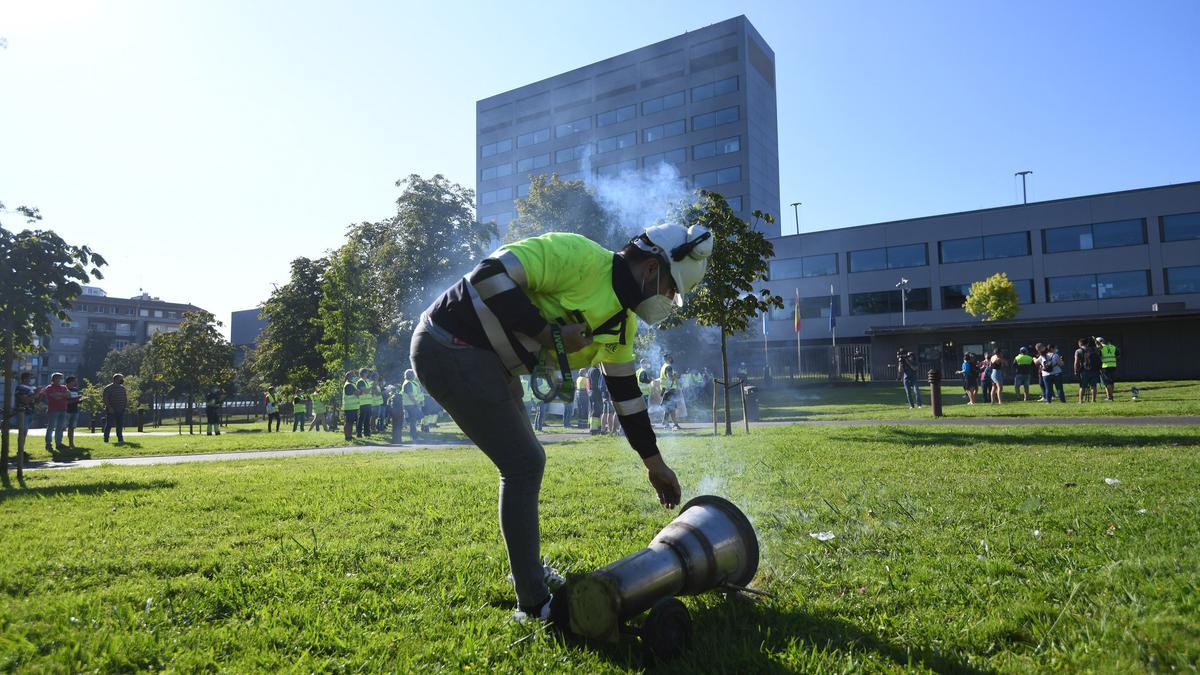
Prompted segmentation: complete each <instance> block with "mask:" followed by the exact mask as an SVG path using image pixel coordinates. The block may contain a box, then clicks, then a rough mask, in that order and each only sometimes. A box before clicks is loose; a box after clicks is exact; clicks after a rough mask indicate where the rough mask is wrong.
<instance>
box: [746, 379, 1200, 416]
mask: <svg viewBox="0 0 1200 675" xmlns="http://www.w3.org/2000/svg"><path fill="white" fill-rule="evenodd" d="M1131 386H1137V387H1138V388H1139V389H1140V392H1139V394H1140V395H1139V397H1138V398H1139V400H1137V401H1133V400H1131V398H1130V393H1129V390H1130V387H1131ZM762 391H763V394H762V399H761V401H762V414H763V419H767V420H778V421H801V420H839V419H847V420H852V419H895V420H899V419H906V418H911V417H930V416H931V415H932V412H931V411H930V410H929V386H928V385H925V386H922V387H921V400H922V403H924V406H925V407H924V408H922V409H919V410H914V409H910V408H909V407H908V403H907V402H906V401H905V399H904V389H903V388H902V387H901V386H900V383H899V382H896V383H895V385H894V386H881V385H878V384H872V385H862V386H855V385H837V386H831V385H808V386H804V387H799V388H785V387H777V388H772V389H765V390H762ZM1063 391H1064V392H1065V393H1066V395H1067V403H1066V405H1063V404H1061V403H1059V402H1058V401H1057V400H1056V401H1055V402H1054V403H1052V404H1046V403H1041V402H1038V401H1035V400H1032V399H1036V398H1039V397H1041V388H1040V387H1038V386H1036V385H1035V386H1033V387H1030V396H1031V400H1030V401H1029V402H1022V401H1021V400H1020V398H1021V397H1020V396H1013V389H1012V387H1010V386H1006V387H1005V388H1004V401H1005V402H1004V404H1003V405H991V404H986V403H977V404H975V405H967V404H966V401H965V400H964V399H963V397H962V393H963V390H962V385H961V384H960V381H958V380H951V381H948V382H943V386H942V406H943V412H944V413H945V415H946V416H947V417H1109V416H1112V417H1141V416H1154V415H1200V382H1196V381H1190V380H1189V381H1178V382H1133V383H1129V382H1122V383H1120V384H1119V385H1118V390H1117V392H1116V394H1115V396H1114V398H1115V399H1116V400H1115V401H1105V400H1103V399H1104V391H1103V389H1101V390H1100V399H1101V400H1100V401H1097V402H1096V403H1078V402H1077V401H1078V392H1079V386H1078V385H1075V384H1067V385H1064V386H1063ZM731 402H732V403H733V407H734V408H736V410H735V411H734V416H735V417H736V418H737V419H739V420H740V419H741V401H740V400H736V399H734V400H732V401H731Z"/></svg>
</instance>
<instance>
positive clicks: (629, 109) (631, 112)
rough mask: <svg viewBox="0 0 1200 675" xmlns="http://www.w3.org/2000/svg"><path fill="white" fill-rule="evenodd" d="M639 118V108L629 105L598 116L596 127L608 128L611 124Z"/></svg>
mask: <svg viewBox="0 0 1200 675" xmlns="http://www.w3.org/2000/svg"><path fill="white" fill-rule="evenodd" d="M636 116H637V106H636V105H627V106H622V107H620V108H616V109H614V110H606V111H604V112H602V113H600V114H599V115H596V126H598V127H606V126H608V125H610V124H617V123H618V122H625V121H628V120H631V119H633V118H634V117H636Z"/></svg>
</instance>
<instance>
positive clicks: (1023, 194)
mask: <svg viewBox="0 0 1200 675" xmlns="http://www.w3.org/2000/svg"><path fill="white" fill-rule="evenodd" d="M1031 173H1033V172H1032V171H1018V172H1016V173H1014V174H1013V175H1014V176H1020V177H1021V203H1022V204H1028V203H1029V196H1028V193H1026V192H1025V176H1028V175H1029V174H1031Z"/></svg>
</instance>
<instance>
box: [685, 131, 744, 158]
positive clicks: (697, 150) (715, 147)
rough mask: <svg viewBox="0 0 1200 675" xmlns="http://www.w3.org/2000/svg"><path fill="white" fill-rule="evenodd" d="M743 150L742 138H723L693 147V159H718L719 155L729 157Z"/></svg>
mask: <svg viewBox="0 0 1200 675" xmlns="http://www.w3.org/2000/svg"><path fill="white" fill-rule="evenodd" d="M741 149H742V137H741V136H732V137H730V138H722V139H721V140H719V141H710V142H708V143H699V144H697V145H693V146H692V159H705V158H707V157H716V156H717V155H728V154H729V153H731V152H737V151H739V150H741Z"/></svg>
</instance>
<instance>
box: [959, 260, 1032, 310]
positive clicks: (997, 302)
mask: <svg viewBox="0 0 1200 675" xmlns="http://www.w3.org/2000/svg"><path fill="white" fill-rule="evenodd" d="M1019 303H1020V300H1019V299H1018V297H1017V287H1016V286H1014V285H1013V282H1012V281H1009V279H1008V275H1006V274H1005V273H1004V272H999V273H997V274H993V275H992V276H990V277H988V278H987V279H984V280H983V281H976V282H975V283H973V284H971V290H970V292H968V293H967V300H966V302H964V303H963V309H964V310H966V312H967V314H970V315H971V316H980V315H982V316H983V320H984V321H1004V320H1006V319H1014V318H1016V316H1017V312H1019V311H1021V306H1020V304H1019Z"/></svg>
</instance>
